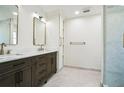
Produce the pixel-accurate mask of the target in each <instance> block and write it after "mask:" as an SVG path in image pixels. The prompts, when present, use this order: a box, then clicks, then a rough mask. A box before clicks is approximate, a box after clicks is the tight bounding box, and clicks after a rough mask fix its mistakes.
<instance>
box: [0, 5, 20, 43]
mask: <svg viewBox="0 0 124 93" xmlns="http://www.w3.org/2000/svg"><path fill="white" fill-rule="evenodd" d="M17 34H18V7H17V6H15V5H0V44H1V43H6V44H8V45H15V44H17Z"/></svg>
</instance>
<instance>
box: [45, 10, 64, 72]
mask: <svg viewBox="0 0 124 93" xmlns="http://www.w3.org/2000/svg"><path fill="white" fill-rule="evenodd" d="M53 12H54V13H53ZM53 12H51V13H47V27H46V28H47V48H48V49H57V50H59V52H58V61H57V63H58V64H57V68H58V71H59V70H60V69H61V68H62V67H63V59H62V56H63V54H62V51H61V49H60V46H59V44H60V27H62V25H60V24H61V23H62V20H63V19H61V20H60V18H61V17H60V14H59V11H53Z"/></svg>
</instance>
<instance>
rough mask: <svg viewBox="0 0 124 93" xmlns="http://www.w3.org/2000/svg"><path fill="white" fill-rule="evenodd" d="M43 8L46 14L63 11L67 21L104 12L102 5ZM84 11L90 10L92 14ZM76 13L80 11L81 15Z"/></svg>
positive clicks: (43, 6) (46, 6)
mask: <svg viewBox="0 0 124 93" xmlns="http://www.w3.org/2000/svg"><path fill="white" fill-rule="evenodd" d="M41 8H42V9H43V10H44V12H46V13H51V12H53V11H57V10H58V11H59V10H61V13H62V14H63V15H64V18H65V19H68V18H74V17H80V16H89V15H94V14H100V13H101V11H102V6H100V5H42V6H41ZM84 10H90V12H87V13H83V11H84ZM75 11H80V14H79V15H75V13H74V12H75Z"/></svg>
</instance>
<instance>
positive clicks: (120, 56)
mask: <svg viewBox="0 0 124 93" xmlns="http://www.w3.org/2000/svg"><path fill="white" fill-rule="evenodd" d="M104 9H105V11H104V27H105V28H104V29H105V30H104V33H105V34H104V41H105V42H104V45H105V49H104V50H105V51H104V52H105V59H104V60H105V62H104V80H103V84H104V85H106V86H110V87H115V86H116V87H118V86H123V87H124V6H105V7H104Z"/></svg>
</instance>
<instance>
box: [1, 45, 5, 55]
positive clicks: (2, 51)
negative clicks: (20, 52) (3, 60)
mask: <svg viewBox="0 0 124 93" xmlns="http://www.w3.org/2000/svg"><path fill="white" fill-rule="evenodd" d="M4 46H5V47H6V44H5V43H2V44H1V49H0V55H4Z"/></svg>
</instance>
